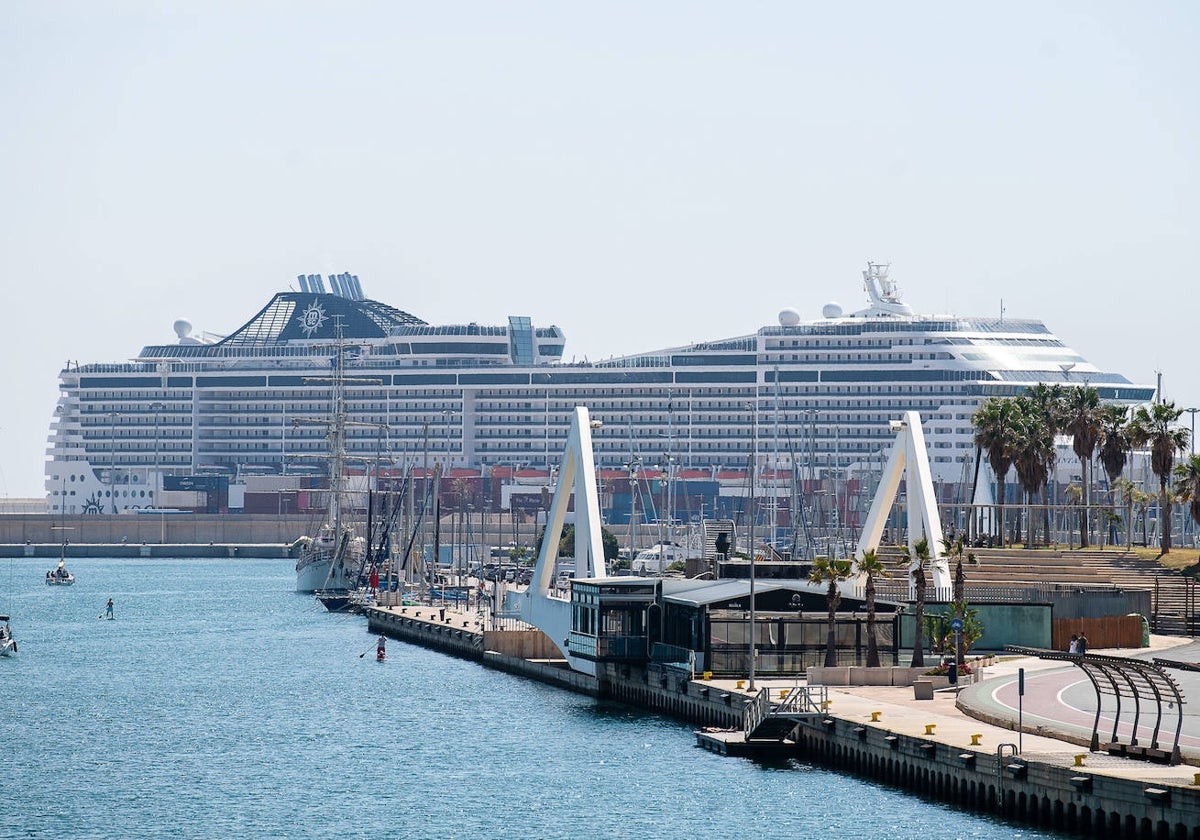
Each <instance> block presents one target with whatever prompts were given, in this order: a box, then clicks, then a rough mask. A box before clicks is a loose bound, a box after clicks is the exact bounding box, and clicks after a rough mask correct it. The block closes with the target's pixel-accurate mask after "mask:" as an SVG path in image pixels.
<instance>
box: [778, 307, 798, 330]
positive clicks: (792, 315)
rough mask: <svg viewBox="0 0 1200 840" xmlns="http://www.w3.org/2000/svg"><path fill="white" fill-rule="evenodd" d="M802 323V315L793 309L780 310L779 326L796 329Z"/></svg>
mask: <svg viewBox="0 0 1200 840" xmlns="http://www.w3.org/2000/svg"><path fill="white" fill-rule="evenodd" d="M799 323H800V313H799V312H797V311H796V310H795V309H792V307H790V306H789V307H788V308H786V309H781V310H779V326H781V327H794V326H797V325H798V324H799Z"/></svg>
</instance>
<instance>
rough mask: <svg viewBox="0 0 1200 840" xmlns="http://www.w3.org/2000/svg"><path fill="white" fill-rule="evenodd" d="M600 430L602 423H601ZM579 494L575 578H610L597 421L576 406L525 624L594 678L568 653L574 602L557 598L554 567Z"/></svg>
mask: <svg viewBox="0 0 1200 840" xmlns="http://www.w3.org/2000/svg"><path fill="white" fill-rule="evenodd" d="M597 425H598V424H597ZM572 491H574V494H575V576H576V577H578V578H599V577H606V571H605V566H604V541H603V539H602V538H601V525H600V499H599V497H598V495H597V493H596V459H595V457H594V456H593V454H592V422H591V420H590V419H589V416H588V410H587V408H585V407H584V406H576V407H575V413H574V415H573V416H572V418H571V431H570V433H569V434H568V436H567V448H566V451H565V452H564V453H563V458H562V466H561V467H560V468H559V470H558V484H557V486H556V487H555V489H554V500H553V501H552V502H551V503H550V510H549V511H548V512H547V514H546V531H545V533H544V534H543V535H542V548H541V551H539V552H538V559H537V566H535V567H534V570H533V577H532V579H531V580H530V581H529V589H527V590H526V591H525V594H524V595H523V596H522V598H521V619H522V620H523V621H525V622H527V623H529V624H532V625H533V626H534V627H537V628H538V629H539V630H541V631H542V632H543V633H545V634H546V635H547V636H548V637H549V638H550V640H551V641H552V642H554V644H555V645H556V646H557V647H558V649H559V650H560V651H561V652H562V654H563V657H564V658H566V660H567V661H568V663H570V666H571V668H572V669H573V670H576V671H582V672H584V673H588V674H595V668H596V663H595V662H592V661H591V660H586V659H578V658H575V657H572V656H571V654H570V651H569V650H568V649H567V636H568V635H569V634H570V632H571V602H570V601H569V600H565V599H563V598H558V597H555V596H554V594H553V590H554V567H555V565H556V563H557V561H558V543H559V540H561V539H562V532H563V525H564V524H565V523H566V519H567V508H568V506H569V504H570V501H571V493H572Z"/></svg>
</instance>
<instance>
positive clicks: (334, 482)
mask: <svg viewBox="0 0 1200 840" xmlns="http://www.w3.org/2000/svg"><path fill="white" fill-rule="evenodd" d="M334 327H335V330H336V335H337V343H336V345H335V350H336V354H335V356H334V359H333V383H332V385H331V388H332V399H333V423H332V425H331V426H330V428H329V454H330V458H329V491H330V493H329V495H330V504H331V505H332V507H333V533H334V534H336V535H337V536H336V539H339V540H340V539H341V534H342V491H343V487H344V478H343V476H344V474H345V469H346V380H345V370H344V365H345V349H346V345H345V342H344V340H343V335H342V319H341V318H340V317H339V318H337V319H336V320H335V322H334Z"/></svg>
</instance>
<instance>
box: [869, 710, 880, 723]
mask: <svg viewBox="0 0 1200 840" xmlns="http://www.w3.org/2000/svg"><path fill="white" fill-rule="evenodd" d="M881 714H883V712H871V723H879V716H880V715H881Z"/></svg>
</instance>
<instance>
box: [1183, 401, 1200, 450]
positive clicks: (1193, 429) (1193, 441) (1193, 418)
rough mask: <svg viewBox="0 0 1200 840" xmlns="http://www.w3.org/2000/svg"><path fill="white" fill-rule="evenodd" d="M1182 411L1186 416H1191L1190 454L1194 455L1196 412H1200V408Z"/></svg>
mask: <svg viewBox="0 0 1200 840" xmlns="http://www.w3.org/2000/svg"><path fill="white" fill-rule="evenodd" d="M1184 411H1186V412H1187V413H1188V414H1190V415H1192V454H1193V455H1195V454H1196V412H1197V411H1200V408H1185V409H1184Z"/></svg>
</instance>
